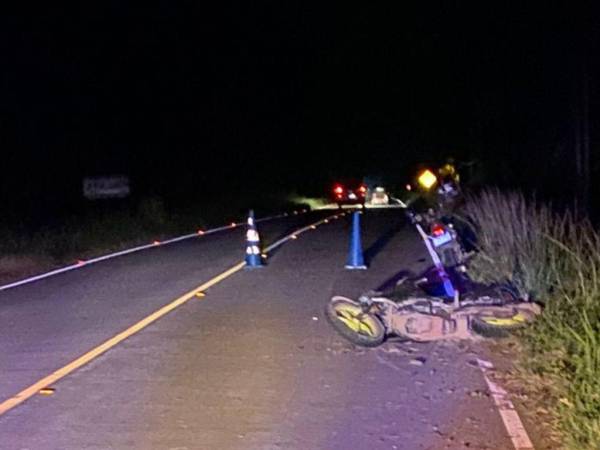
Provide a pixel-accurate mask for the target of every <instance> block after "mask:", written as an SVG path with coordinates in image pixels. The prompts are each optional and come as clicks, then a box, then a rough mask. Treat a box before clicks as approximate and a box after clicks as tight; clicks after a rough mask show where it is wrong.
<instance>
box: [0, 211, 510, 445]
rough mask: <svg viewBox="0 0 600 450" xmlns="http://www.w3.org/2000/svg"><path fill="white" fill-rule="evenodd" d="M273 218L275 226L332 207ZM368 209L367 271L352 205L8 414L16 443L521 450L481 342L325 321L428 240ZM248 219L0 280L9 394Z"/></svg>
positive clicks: (397, 218)
mask: <svg viewBox="0 0 600 450" xmlns="http://www.w3.org/2000/svg"><path fill="white" fill-rule="evenodd" d="M333 213H334V212H331V211H327V212H325V211H322V212H313V213H309V214H307V215H303V216H301V217H299V216H293V217H289V218H286V219H281V220H277V221H275V222H269V223H263V224H261V225H260V228H259V231H260V232H261V237H262V238H263V240H264V241H270V242H273V241H275V240H276V239H277V238H279V237H281V236H283V235H285V234H287V233H289V232H290V231H291V230H294V229H295V228H298V227H300V226H304V225H306V224H308V223H311V222H313V221H316V220H318V219H319V218H323V217H325V216H326V215H331V214H333ZM361 217H362V230H361V231H362V238H363V247H364V248H365V256H366V258H367V260H368V262H369V269H368V270H366V271H348V270H345V269H344V264H345V261H346V258H347V254H348V242H349V235H350V217H349V216H346V217H341V218H340V219H337V220H332V221H330V222H329V223H327V224H323V225H322V226H319V227H318V228H317V229H316V230H311V231H308V232H306V233H304V234H302V235H300V236H299V237H298V239H296V240H291V241H289V242H288V243H286V244H284V245H283V246H282V247H280V248H278V249H277V250H276V251H274V252H273V253H272V254H271V255H270V257H269V259H268V265H267V266H266V267H265V268H261V269H255V270H242V271H240V272H237V273H235V274H234V275H232V276H231V277H229V278H227V279H225V280H223V281H222V282H221V283H219V284H217V285H215V286H213V287H211V288H210V289H208V290H207V291H206V296H205V297H202V298H193V299H192V300H190V301H188V302H186V303H185V304H183V305H182V306H180V307H178V308H177V309H175V310H173V311H172V312H170V313H168V314H167V315H166V316H164V317H162V318H161V319H159V320H158V321H156V322H154V323H152V324H150V325H149V326H148V327H146V328H144V329H143V330H141V331H139V332H138V333H136V334H134V335H133V336H131V337H129V338H127V339H126V340H124V341H123V342H121V343H120V344H118V345H117V346H115V347H114V348H112V349H110V350H108V351H107V352H106V353H104V354H102V355H100V356H99V357H97V358H96V359H94V360H93V361H91V362H90V363H89V364H86V365H85V366H83V367H82V368H80V369H78V370H76V371H75V372H73V373H71V374H69V375H67V376H66V377H64V378H62V379H60V380H59V381H57V382H56V383H54V384H53V385H52V386H50V387H52V388H53V389H54V393H53V394H52V395H35V396H33V397H31V398H29V399H28V400H26V401H25V402H23V403H21V404H19V405H18V406H16V407H14V408H12V409H10V410H9V411H7V412H6V413H4V414H3V415H0V448H1V449H3V450H4V449H7V450H12V449H32V450H34V449H35V450H37V449H44V450H52V449H57V450H58V449H64V450H66V449H173V450H174V449H178V450H183V449H261V450H262V449H324V450H328V449H406V450H417V449H431V450H437V449H464V448H469V449H494V450H503V449H507V450H508V449H512V448H513V447H512V444H511V442H510V440H509V438H508V436H507V433H506V431H505V429H504V427H503V424H502V422H501V419H500V416H499V414H498V412H497V410H496V408H495V407H494V404H493V402H492V400H491V399H490V398H489V396H488V395H487V394H486V393H487V389H486V385H485V381H484V379H483V377H482V374H481V371H480V370H479V369H478V368H477V366H476V364H475V363H474V361H475V358H477V357H481V356H484V357H485V356H486V355H485V349H484V347H483V346H482V345H481V344H478V343H437V344H407V343H398V342H388V343H385V344H384V345H382V346H381V347H379V348H376V349H361V348H356V347H354V346H352V345H351V344H349V343H347V342H346V341H344V340H343V338H341V337H339V336H338V335H337V334H336V333H335V332H334V330H333V329H332V328H331V326H330V325H329V324H328V323H327V322H326V321H325V320H324V316H323V308H324V305H325V303H326V302H327V301H328V300H329V298H330V297H331V296H332V295H334V294H340V295H347V296H350V297H356V296H357V295H358V294H360V293H361V292H362V291H364V290H367V289H369V288H374V287H376V286H378V285H380V284H381V283H382V282H383V281H384V280H386V279H388V278H390V277H392V276H393V275H394V274H395V273H397V272H398V271H399V270H402V269H411V270H413V271H417V270H419V269H421V268H423V267H425V264H426V254H425V250H424V248H423V247H422V245H421V244H420V243H419V241H418V238H417V236H416V232H414V230H411V229H410V227H408V226H406V225H405V224H404V222H403V218H402V213H401V212H400V211H398V210H373V211H368V212H367V213H366V214H364V215H363V216H361ZM243 256H244V230H242V229H232V230H228V231H225V232H222V233H219V234H215V235H210V236H205V237H202V238H198V239H192V240H187V241H182V242H179V243H175V244H172V245H169V246H164V247H157V248H153V249H150V250H147V251H143V252H139V253H134V254H130V255H125V256H122V257H119V258H115V259H113V260H108V261H104V262H101V263H98V264H95V265H92V266H89V267H84V268H82V269H80V270H76V271H72V272H67V273H64V274H61V275H58V276H55V277H51V278H47V279H44V280H40V281H38V282H35V283H32V284H28V285H24V286H20V287H18V288H15V289H11V290H8V291H4V292H0V346H1V349H2V350H1V352H0V402H2V401H4V400H6V399H8V398H11V397H12V396H14V395H15V394H17V393H18V392H20V391H22V390H23V389H25V388H26V387H28V386H30V385H32V384H33V383H35V382H36V381H38V380H39V379H41V378H43V377H44V376H46V375H48V374H49V373H52V372H53V371H55V370H56V369H58V368H60V367H63V366H64V365H66V364H68V363H69V362H70V361H73V360H74V359H76V358H77V357H79V356H80V355H82V354H84V353H86V352H87V351H89V350H90V349H92V348H94V347H96V346H97V345H99V344H100V343H102V342H104V341H106V340H107V339H109V338H111V337H112V336H114V335H116V334H117V333H119V332H121V331H123V330H125V329H127V328H128V327H129V326H131V325H132V324H134V323H136V322H138V321H139V320H141V319H143V318H144V317H146V316H148V315H149V314H151V313H152V312H154V311H156V310H157V309H159V308H160V307H162V306H163V305H166V304H168V303H170V302H171V301H172V300H173V299H175V298H177V297H179V296H181V295H182V294H184V293H186V292H188V291H190V290H192V289H194V288H195V287H196V286H199V285H201V284H202V283H204V282H205V281H208V280H210V279H211V278H213V277H215V276H216V275H218V274H220V273H222V272H223V271H224V270H226V269H228V268H230V267H231V266H233V265H234V264H235V263H237V262H239V261H241V260H242V259H243Z"/></svg>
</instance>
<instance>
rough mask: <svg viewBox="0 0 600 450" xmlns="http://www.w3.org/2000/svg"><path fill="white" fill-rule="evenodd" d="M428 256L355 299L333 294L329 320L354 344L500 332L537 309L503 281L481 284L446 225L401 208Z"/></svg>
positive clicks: (523, 321)
mask: <svg viewBox="0 0 600 450" xmlns="http://www.w3.org/2000/svg"><path fill="white" fill-rule="evenodd" d="M406 214H407V217H408V218H409V220H410V221H411V223H412V224H413V225H414V226H415V228H416V229H417V231H418V233H419V236H420V237H421V239H422V240H423V242H424V244H425V246H426V248H427V251H428V253H429V256H430V257H431V260H432V262H433V266H431V267H430V268H429V269H428V270H426V271H425V272H424V273H423V274H421V275H420V276H418V277H412V278H404V279H401V280H399V281H398V282H396V284H395V285H394V286H393V288H392V289H391V290H390V289H388V290H387V291H386V290H380V289H378V290H375V291H370V292H367V293H365V294H363V295H361V296H360V297H359V298H358V300H353V299H350V298H346V297H342V296H339V295H336V296H334V297H333V298H332V299H331V301H330V302H329V303H328V304H327V305H326V308H325V316H326V318H327V319H328V321H329V322H330V323H331V325H332V326H333V327H334V328H335V329H336V330H337V331H338V332H339V333H340V334H341V335H342V336H343V337H345V338H346V339H348V340H349V341H351V342H352V343H354V344H356V345H361V346H366V347H375V346H378V345H379V344H381V343H382V342H383V341H384V340H385V339H386V338H387V337H389V336H395V337H398V338H400V339H403V340H411V341H416V342H429V341H437V340H448V339H472V338H474V337H475V336H477V335H481V336H485V337H503V336H506V335H508V334H509V333H510V332H511V331H512V330H514V329H516V328H520V327H522V326H523V325H524V324H526V323H528V322H530V321H532V320H533V319H534V318H535V316H537V315H538V314H540V312H541V310H540V306H539V305H537V304H535V303H533V302H529V301H523V300H521V299H520V298H519V297H518V294H517V293H516V291H515V290H514V289H512V288H511V287H510V286H507V285H498V286H484V285H480V284H477V283H474V282H472V281H471V280H470V279H469V277H468V274H467V269H466V258H467V255H466V254H465V253H464V251H463V250H462V249H461V246H460V245H459V243H458V242H457V235H456V233H455V232H453V230H452V228H451V227H449V225H447V224H444V223H443V222H442V221H439V220H431V217H430V218H424V216H423V215H420V214H415V213H413V212H412V211H410V210H409V209H408V208H407V211H406Z"/></svg>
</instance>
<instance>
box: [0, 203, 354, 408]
mask: <svg viewBox="0 0 600 450" xmlns="http://www.w3.org/2000/svg"><path fill="white" fill-rule="evenodd" d="M342 216H343V214H342ZM332 218H335V219H337V218H339V215H332V216H329V217H326V218H325V219H321V220H319V221H318V222H314V223H312V224H310V225H307V226H306V227H303V228H299V229H298V230H296V231H293V232H292V233H290V234H289V235H288V236H287V237H286V238H284V239H280V240H279V241H277V242H276V243H275V244H272V245H270V246H269V249H271V250H272V249H273V248H275V247H276V246H278V245H281V244H282V243H283V242H285V241H286V240H289V239H292V236H294V235H296V236H297V235H298V234H301V233H304V232H305V231H308V230H311V229H315V228H316V227H317V226H319V225H321V224H323V223H328V222H329V220H328V219H332ZM225 228H230V227H225ZM213 231H214V230H213ZM190 236H191V235H190ZM144 247H147V246H144ZM245 265H246V263H245V262H244V261H242V262H240V263H238V264H236V265H234V266H233V267H231V268H230V269H228V270H226V271H225V272H223V273H221V274H220V275H217V276H216V277H213V278H212V279H210V280H209V281H207V282H205V283H203V284H201V285H200V286H198V287H196V288H194V289H192V290H191V291H189V292H187V293H186V294H183V295H182V296H180V297H179V298H177V299H175V300H173V301H171V302H170V303H168V304H167V305H165V306H163V307H161V308H159V309H158V310H156V311H155V312H153V313H152V314H150V315H149V316H146V317H145V318H143V319H142V320H140V321H138V322H136V323H135V324H134V325H132V326H130V327H129V328H127V329H126V330H124V331H122V332H120V333H118V334H116V335H115V336H113V337H111V338H110V339H108V340H106V341H104V342H103V343H101V344H100V345H98V346H96V347H94V348H93V349H91V350H89V351H88V352H86V353H84V354H83V355H82V356H80V357H79V358H77V359H75V360H73V361H71V362H70V363H68V364H67V365H65V366H63V367H61V368H60V369H57V370H55V371H54V372H52V373H51V374H50V375H47V376H46V377H44V378H42V379H40V380H38V381H37V382H35V383H34V384H32V385H30V386H29V387H27V388H25V389H23V390H21V391H20V392H19V393H17V394H15V395H13V396H12V397H10V398H7V399H6V400H4V401H0V416H1V415H3V414H4V413H6V412H7V411H10V410H11V409H13V408H15V407H16V406H18V405H19V404H21V403H23V402H24V401H26V400H27V399H29V398H31V397H32V396H33V395H34V394H35V393H36V392H37V391H39V389H41V388H43V387H44V386H47V385H50V384H53V383H55V382H57V381H59V380H61V379H62V378H64V377H66V376H67V375H69V374H70V373H71V372H73V371H75V370H77V369H78V368H80V367H81V366H83V365H85V364H87V363H89V362H90V361H92V360H93V359H95V358H96V357H97V356H100V355H101V354H103V353H105V352H106V351H108V350H110V349H111V348H113V347H114V346H116V345H117V344H119V343H120V342H121V341H123V340H125V339H127V338H128V337H130V336H132V335H133V334H135V333H137V332H138V331H140V330H142V329H143V328H145V327H146V326H148V325H150V324H151V323H153V322H155V321H156V320H158V319H160V318H161V317H163V316H164V315H166V314H167V313H168V312H170V311H172V310H174V309H176V308H177V307H179V306H181V305H182V304H184V303H186V302H187V301H188V300H190V299H191V298H193V297H194V296H195V295H196V294H197V293H198V292H202V291H205V290H206V289H208V288H210V287H211V286H213V285H215V284H218V283H220V282H221V281H222V280H224V279H225V278H228V277H229V276H230V275H233V274H234V273H236V272H238V271H239V270H240V269H242V268H243V267H244V266H245Z"/></svg>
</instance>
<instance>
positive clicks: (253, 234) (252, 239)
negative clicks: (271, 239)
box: [246, 210, 263, 268]
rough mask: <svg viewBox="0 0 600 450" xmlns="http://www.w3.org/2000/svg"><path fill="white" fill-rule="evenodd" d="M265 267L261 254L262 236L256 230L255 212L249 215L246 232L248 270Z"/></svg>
mask: <svg viewBox="0 0 600 450" xmlns="http://www.w3.org/2000/svg"><path fill="white" fill-rule="evenodd" d="M255 267H263V262H262V255H261V254H260V236H259V235H258V231H257V230H256V223H255V221H254V211H253V210H250V213H249V214H248V230H247V231H246V268H255Z"/></svg>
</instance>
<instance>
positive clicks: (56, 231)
mask: <svg viewBox="0 0 600 450" xmlns="http://www.w3.org/2000/svg"><path fill="white" fill-rule="evenodd" d="M250 208H252V209H254V211H255V214H256V216H257V217H259V218H260V217H263V216H266V215H269V214H275V213H282V212H285V211H291V210H294V209H300V208H310V206H309V205H308V204H307V203H306V202H303V201H302V199H301V198H299V197H297V196H295V197H290V196H289V195H288V194H287V193H281V194H280V193H272V194H268V195H261V196H260V197H253V196H250V195H246V196H240V195H236V196H230V197H229V198H224V197H219V198H217V197H215V198H209V199H207V200H205V201H203V202H202V203H197V204H192V205H187V206H170V205H167V203H166V202H165V201H164V200H163V199H162V198H159V197H147V198H142V199H140V200H137V201H131V202H129V203H127V204H126V205H120V206H119V207H111V206H110V204H108V203H104V204H96V205H92V207H89V208H87V209H85V210H83V211H81V212H79V213H78V214H76V215H71V216H67V217H63V218H61V219H58V220H57V219H55V220H54V221H53V222H52V224H51V225H43V226H37V227H25V226H23V225H22V224H21V223H15V222H12V223H0V233H1V235H2V239H1V240H0V284H3V283H7V282H10V281H16V280H17V279H20V278H23V277H26V276H31V275H34V274H37V273H41V272H44V271H46V270H51V269H53V268H56V267H60V266H64V265H68V264H73V263H74V262H76V261H77V260H78V259H89V258H93V257H97V256H101V255H104V254H107V253H110V252H114V251H119V250H124V249H126V248H131V247H134V246H137V245H143V244H147V243H150V242H152V241H154V240H164V239H167V238H170V237H175V236H179V235H182V234H190V233H194V232H195V231H197V230H198V229H207V228H213V227H217V226H222V225H225V224H228V223H231V222H233V221H235V222H240V221H245V218H246V217H247V214H248V211H249V209H250Z"/></svg>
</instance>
